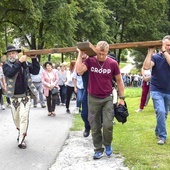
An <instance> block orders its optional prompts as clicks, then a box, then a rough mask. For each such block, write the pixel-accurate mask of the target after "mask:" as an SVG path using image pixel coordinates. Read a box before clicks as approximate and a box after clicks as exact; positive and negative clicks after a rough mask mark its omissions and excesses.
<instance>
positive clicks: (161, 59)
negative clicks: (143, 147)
mask: <svg viewBox="0 0 170 170" xmlns="http://www.w3.org/2000/svg"><path fill="white" fill-rule="evenodd" d="M95 48H96V55H95V56H93V57H89V56H88V55H87V54H86V53H85V52H84V51H81V50H80V49H77V52H78V56H77V60H76V61H71V62H70V65H69V66H67V65H65V64H64V63H61V65H60V66H56V65H55V63H51V62H50V61H47V62H45V63H44V65H43V66H41V65H40V63H39V61H38V59H37V57H36V56H31V62H28V60H27V58H28V57H27V56H25V55H22V56H20V57H18V54H19V53H20V52H21V49H17V48H16V47H15V46H13V45H10V46H8V47H7V49H6V52H4V54H5V55H6V56H7V62H5V63H3V65H1V67H0V80H1V86H0V101H1V99H2V94H3V91H5V94H6V97H7V101H8V104H9V105H10V107H11V110H12V115H13V120H14V124H15V126H16V129H17V130H18V138H17V140H18V147H19V148H21V149H25V148H26V147H27V145H26V143H25V137H26V136H27V129H28V122H29V111H30V108H31V105H32V104H33V107H38V103H40V105H41V107H42V108H46V109H47V115H48V116H55V115H56V114H57V112H56V105H61V106H64V107H65V109H66V113H68V114H70V113H71V111H70V108H69V106H70V100H71V99H72V96H73V95H74V94H76V100H77V101H76V107H77V108H78V113H81V117H82V120H83V122H84V132H83V136H84V137H88V136H89V134H90V132H91V135H92V140H93V145H94V155H93V159H100V158H101V157H103V154H104V152H105V154H106V155H107V156H108V157H109V156H110V155H111V154H112V152H113V151H112V139H113V110H114V106H113V99H114V96H113V80H114V82H115V83H116V87H117V95H118V99H117V104H120V105H125V101H124V100H125V98H124V87H129V86H132V87H139V86H141V87H142V95H141V101H140V106H139V109H137V110H136V112H140V111H142V110H143V109H144V107H145V105H146V104H147V101H148V99H149V98H150V97H151V98H152V100H153V104H154V109H155V114H156V120H157V121H156V127H155V135H156V136H157V138H158V142H157V144H159V145H163V144H165V141H166V139H167V131H166V119H167V115H168V112H169V106H170V82H169V76H170V69H169V65H170V36H169V35H167V36H165V37H164V38H163V40H162V47H161V49H160V51H159V52H158V53H155V48H154V47H150V48H149V49H148V54H147V56H146V58H145V60H144V63H143V67H142V69H141V74H140V75H138V74H135V75H130V74H123V73H121V72H120V68H119V65H118V62H117V61H116V60H114V59H113V58H111V57H109V55H108V52H109V44H108V43H107V42H106V41H99V42H98V43H97V45H96V47H95ZM149 94H150V95H149ZM45 101H46V102H45Z"/></svg>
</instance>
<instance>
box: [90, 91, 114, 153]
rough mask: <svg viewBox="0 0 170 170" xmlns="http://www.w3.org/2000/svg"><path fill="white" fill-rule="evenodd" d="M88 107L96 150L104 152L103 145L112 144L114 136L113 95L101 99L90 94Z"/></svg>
mask: <svg viewBox="0 0 170 170" xmlns="http://www.w3.org/2000/svg"><path fill="white" fill-rule="evenodd" d="M88 109H89V114H88V121H89V123H90V127H91V132H92V139H93V145H94V147H95V149H94V151H95V152H96V151H100V152H103V151H104V148H103V145H104V146H108V145H111V142H112V138H113V114H112V112H113V99H112V95H109V96H107V97H105V98H102V99H101V98H97V97H94V96H92V95H90V94H88Z"/></svg>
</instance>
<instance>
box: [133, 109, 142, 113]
mask: <svg viewBox="0 0 170 170" xmlns="http://www.w3.org/2000/svg"><path fill="white" fill-rule="evenodd" d="M142 111H143V109H137V110H135V112H137V113H138V112H142Z"/></svg>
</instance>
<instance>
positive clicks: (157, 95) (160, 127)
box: [150, 91, 170, 140]
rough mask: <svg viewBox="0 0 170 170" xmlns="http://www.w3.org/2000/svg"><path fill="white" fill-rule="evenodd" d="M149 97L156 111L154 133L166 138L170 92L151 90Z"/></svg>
mask: <svg viewBox="0 0 170 170" xmlns="http://www.w3.org/2000/svg"><path fill="white" fill-rule="evenodd" d="M150 94H151V98H152V100H153V105H154V109H155V113H156V121H157V124H156V128H155V135H156V136H159V137H160V138H163V139H164V140H166V138H167V131H166V118H167V115H168V112H169V108H170V94H166V93H161V92H156V91H151V92H150Z"/></svg>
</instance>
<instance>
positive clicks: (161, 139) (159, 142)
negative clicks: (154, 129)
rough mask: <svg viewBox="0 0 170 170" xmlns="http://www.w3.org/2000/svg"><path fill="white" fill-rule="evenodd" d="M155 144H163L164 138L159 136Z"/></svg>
mask: <svg viewBox="0 0 170 170" xmlns="http://www.w3.org/2000/svg"><path fill="white" fill-rule="evenodd" d="M157 144H158V145H164V144H165V139H163V138H159V140H158V142H157Z"/></svg>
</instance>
